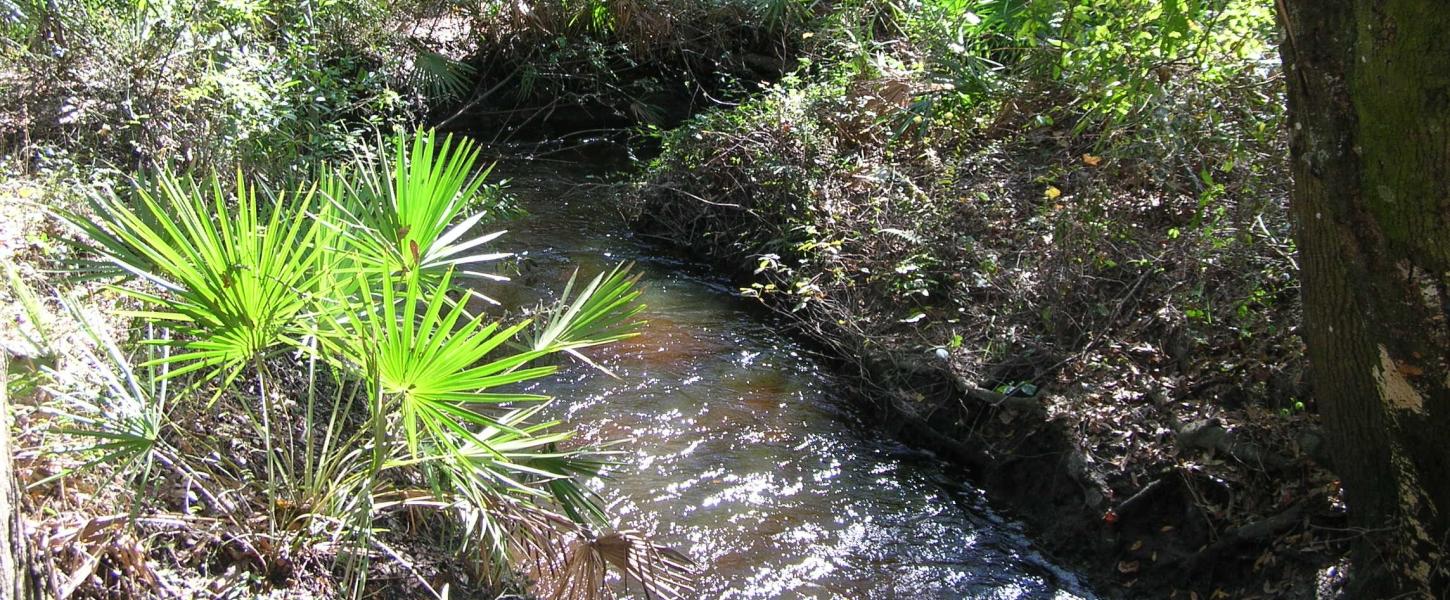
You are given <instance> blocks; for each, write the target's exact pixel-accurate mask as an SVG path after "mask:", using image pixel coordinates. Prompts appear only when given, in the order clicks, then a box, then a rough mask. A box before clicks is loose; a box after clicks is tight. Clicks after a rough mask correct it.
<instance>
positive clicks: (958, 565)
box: [489, 163, 1091, 599]
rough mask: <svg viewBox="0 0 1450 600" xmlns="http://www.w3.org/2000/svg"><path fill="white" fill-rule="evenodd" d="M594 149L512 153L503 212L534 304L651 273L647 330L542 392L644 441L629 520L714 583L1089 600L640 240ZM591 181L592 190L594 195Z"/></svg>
mask: <svg viewBox="0 0 1450 600" xmlns="http://www.w3.org/2000/svg"><path fill="white" fill-rule="evenodd" d="M591 172H594V173H601V172H603V171H601V170H599V169H595V168H591V167H589V166H588V165H586V164H583V163H576V164H570V163H532V164H523V165H519V164H512V165H500V168H499V170H497V171H496V173H507V175H508V176H509V177H510V178H511V180H512V184H511V186H510V189H511V190H512V192H513V193H514V194H516V195H517V196H518V197H519V198H520V200H521V203H522V204H523V205H524V206H525V207H526V208H527V209H528V210H529V211H530V213H531V215H530V216H529V217H527V218H524V219H522V220H520V221H519V222H516V223H509V224H508V225H506V226H505V227H507V228H508V229H510V233H509V234H508V235H506V236H504V238H502V240H503V245H504V246H506V247H508V248H509V249H510V250H513V251H517V252H519V253H520V254H521V257H520V263H519V264H520V267H519V270H520V274H519V275H518V276H517V277H516V278H515V282H513V283H509V284H504V285H503V286H502V287H501V288H499V289H491V290H489V291H490V293H494V294H496V295H499V296H501V298H500V299H501V300H504V301H506V302H521V301H522V302H532V301H534V300H535V299H537V298H539V297H540V295H541V294H544V293H547V291H548V290H557V289H560V288H561V287H562V285H561V284H562V281H563V280H564V279H565V278H567V276H568V272H569V270H571V269H572V267H573V265H579V266H581V267H582V269H583V271H584V272H585V273H588V274H593V273H595V272H597V271H598V270H599V269H600V268H604V267H606V266H608V265H611V264H613V263H616V262H619V261H624V260H628V261H635V262H636V263H637V264H638V265H639V266H638V268H639V269H640V270H641V271H642V272H643V273H644V279H643V281H642V287H643V292H644V293H643V300H644V302H645V303H646V304H648V306H649V308H648V310H647V312H646V318H647V319H648V321H649V323H648V325H647V326H646V327H645V328H644V329H643V334H642V335H640V336H639V337H637V338H635V339H632V340H630V341H628V342H626V343H622V344H618V345H615V346H613V347H611V348H609V349H607V350H601V351H597V352H596V353H595V358H597V359H602V362H603V363H604V364H606V365H607V366H608V367H609V368H610V369H612V370H613V371H614V372H615V373H616V374H617V375H618V376H619V379H617V380H616V379H611V378H609V377H606V376H604V375H602V374H600V373H599V372H598V371H595V370H593V369H590V368H588V367H585V366H582V365H576V366H571V367H567V368H566V369H564V371H563V372H562V373H561V374H560V375H559V376H558V377H556V378H551V379H550V380H547V381H545V382H543V383H541V384H539V385H537V386H536V388H535V391H538V392H540V393H546V394H550V395H553V396H556V397H557V398H558V400H557V401H556V404H555V406H554V408H555V410H556V411H557V415H558V416H559V417H561V418H563V419H564V420H565V421H566V422H567V423H569V424H570V425H573V426H575V427H577V428H578V429H579V430H580V431H581V432H582V435H583V436H585V437H586V438H587V439H591V440H610V439H620V438H633V441H632V442H630V443H628V444H626V445H625V446H623V447H624V448H625V450H626V454H625V456H624V457H623V463H624V464H622V465H621V466H620V467H619V468H618V469H616V470H615V471H614V472H613V473H612V474H611V476H610V480H609V481H608V482H607V486H606V485H605V484H604V482H597V481H596V482H591V484H592V485H594V486H595V487H596V488H598V489H604V490H606V491H605V492H604V495H605V498H606V499H607V500H609V501H610V502H611V503H612V511H611V512H612V513H613V514H615V515H617V516H618V518H619V520H620V522H621V523H620V524H621V526H622V527H626V528H632V529H639V530H643V531H647V532H651V533H653V534H654V536H655V537H656V539H657V540H659V541H661V542H663V543H666V544H669V545H672V546H674V547H675V548H678V549H680V550H681V551H684V552H686V553H687V554H689V555H690V556H691V557H693V558H694V559H696V560H697V561H699V563H700V564H701V565H703V566H704V571H703V574H702V577H701V580H700V586H699V587H700V597H701V598H738V599H744V598H852V599H854V598H1086V597H1091V594H1090V592H1088V591H1087V590H1086V588H1085V586H1083V585H1082V584H1081V583H1079V581H1078V580H1077V578H1076V577H1075V576H1074V575H1073V574H1071V573H1069V572H1067V571H1065V570H1063V569H1060V568H1058V567H1056V566H1054V565H1053V564H1052V563H1051V562H1050V561H1049V560H1047V559H1045V558H1044V557H1043V556H1041V555H1039V554H1038V553H1037V552H1036V551H1034V550H1033V548H1032V546H1031V544H1030V543H1029V542H1028V541H1027V540H1026V539H1024V537H1023V535H1022V533H1021V531H1020V528H1019V527H1018V526H1017V525H1015V524H1013V523H1011V522H1009V521H1005V520H1003V519H1002V518H1000V517H998V516H995V515H994V514H993V513H992V511H991V510H990V509H989V508H988V507H987V506H986V505H985V503H984V502H983V500H982V498H981V495H980V493H979V492H977V491H976V490H974V489H973V488H971V487H970V486H968V485H967V484H965V483H964V482H962V481H960V480H958V479H956V478H955V477H954V476H953V475H952V474H951V472H950V469H949V468H947V467H945V466H944V465H943V464H942V463H940V462H939V461H937V460H936V459H934V458H933V457H932V456H930V455H928V454H925V453H922V452H917V451H913V450H910V449H908V448H905V447H903V446H901V445H899V444H896V443H894V442H891V441H887V440H883V439H881V436H879V435H877V434H873V433H872V431H871V429H870V427H869V426H867V425H866V424H863V423H861V422H860V419H859V418H858V416H857V415H856V413H855V412H854V411H853V410H851V409H850V408H849V405H848V404H847V403H846V402H845V401H844V400H843V399H841V398H840V397H839V394H838V393H837V391H836V390H837V386H836V384H835V383H834V382H833V381H832V378H831V376H830V374H829V373H828V372H827V371H826V370H825V369H824V368H823V367H822V366H821V365H820V364H818V362H817V361H816V360H814V359H813V358H812V357H810V356H808V353H807V352H806V351H805V350H804V349H802V348H801V347H800V346H798V345H797V344H795V343H793V342H792V341H790V340H789V339H788V338H787V337H785V336H783V335H782V334H781V333H780V332H779V331H778V329H779V326H778V324H777V323H773V322H772V321H771V320H770V319H768V318H764V317H762V316H761V315H760V314H759V313H757V312H755V311H751V310H749V309H748V304H747V301H745V300H742V299H740V298H739V297H738V295H737V294H736V293H735V291H734V290H733V288H731V287H730V286H729V285H728V284H727V282H725V281H724V280H722V279H717V278H714V277H711V276H710V275H709V274H708V272H705V271H703V270H702V269H701V268H700V267H698V266H695V265H690V264H687V263H683V262H680V261H678V260H674V259H670V258H663V257H660V256H658V255H657V254H658V253H657V252H655V251H652V250H651V249H650V248H649V247H648V246H647V245H645V244H643V243H641V242H639V241H637V240H635V239H633V237H632V236H631V235H630V234H629V233H628V229H627V228H626V227H625V226H624V225H623V224H622V223H620V222H619V220H618V219H617V218H616V216H615V214H614V213H613V211H612V210H611V209H610V208H609V204H608V203H607V202H606V201H605V200H604V199H602V198H600V197H598V194H597V188H593V187H592V186H590V185H589V182H590V181H591V175H590V173H591ZM591 189H592V190H594V191H591Z"/></svg>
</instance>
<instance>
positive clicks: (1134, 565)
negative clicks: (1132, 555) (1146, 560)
mask: <svg viewBox="0 0 1450 600" xmlns="http://www.w3.org/2000/svg"><path fill="white" fill-rule="evenodd" d="M1140 566H1141V565H1139V564H1138V561H1136V560H1124V561H1120V562H1118V572H1119V573H1122V574H1124V575H1132V574H1133V573H1137V572H1138V568H1139V567H1140Z"/></svg>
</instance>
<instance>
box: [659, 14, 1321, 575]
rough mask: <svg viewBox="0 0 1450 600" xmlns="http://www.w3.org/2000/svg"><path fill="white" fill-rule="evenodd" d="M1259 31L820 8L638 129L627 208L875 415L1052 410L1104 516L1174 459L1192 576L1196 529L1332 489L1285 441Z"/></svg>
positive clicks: (1209, 536)
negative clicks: (728, 96) (797, 37)
mask: <svg viewBox="0 0 1450 600" xmlns="http://www.w3.org/2000/svg"><path fill="white" fill-rule="evenodd" d="M1274 35H1276V33H1275V26H1274V20H1273V8H1272V5H1271V4H1270V3H1268V2H1255V1H1242V0H1221V1H1214V2H1161V3H1160V2H1137V1H1134V0H1123V1H1119V2H1108V3H1101V2H1076V1H1070V0H1038V1H1024V2H1000V1H986V0H983V1H966V2H959V1H928V2H920V3H900V4H893V3H868V2H860V3H849V2H848V3H841V4H840V5H839V6H838V7H837V10H835V11H834V12H833V13H832V14H831V16H830V17H829V18H828V19H827V20H826V21H825V22H824V23H823V25H822V26H821V27H820V28H818V29H816V30H814V31H812V32H807V33H806V34H804V37H805V40H806V41H805V48H804V57H803V59H802V61H801V67H800V68H799V69H798V70H797V71H796V72H795V73H794V74H792V75H789V76H787V77H786V78H784V79H783V80H781V81H780V82H779V83H778V84H777V85H774V86H772V87H770V88H769V89H768V90H766V91H765V92H764V93H762V94H761V95H760V96H758V97H757V98H754V99H752V100H751V101H749V102H746V103H744V104H742V105H741V106H739V107H736V108H733V109H729V110H720V111H714V112H710V113H706V114H704V115H701V116H699V117H697V118H695V119H693V120H691V121H690V122H688V123H686V124H685V125H684V126H682V127H680V128H678V129H676V130H674V131H671V132H669V133H667V134H665V135H664V136H663V147H664V149H663V151H662V153H661V154H660V156H659V158H657V159H655V160H654V161H653V162H652V163H650V164H649V165H648V168H647V170H646V172H645V174H644V175H643V177H642V178H641V182H640V190H639V194H638V205H637V206H636V207H635V210H636V211H637V214H638V215H639V217H638V219H637V224H638V226H639V227H640V228H642V229H643V230H645V231H647V232H649V233H650V234H651V235H654V236H657V237H660V238H662V239H665V240H669V241H673V242H675V243H678V244H681V245H683V246H686V247H688V248H691V249H692V250H693V251H694V252H696V253H697V254H698V255H699V256H701V257H702V258H705V259H707V260H711V261H713V262H715V263H717V264H720V265H722V266H723V267H724V268H725V269H727V270H729V271H731V272H733V273H735V274H736V275H737V276H738V278H739V279H740V280H741V282H742V292H743V293H744V294H746V295H748V296H755V297H759V298H760V299H761V300H762V301H763V302H764V304H765V305H766V306H768V307H771V308H773V309H775V310H777V311H779V312H781V313H783V314H785V315H787V316H788V317H789V320H790V321H791V322H792V323H794V324H795V325H796V327H798V328H799V329H800V330H802V331H803V333H805V334H806V335H807V336H808V337H810V338H812V339H814V340H815V341H817V342H819V343H821V344H823V345H825V346H826V347H828V348H830V349H831V350H832V352H831V354H833V355H834V356H836V357H838V358H840V359H841V360H842V361H844V362H845V364H846V365H847V367H848V368H849V369H852V370H853V371H858V372H859V373H860V374H861V376H862V377H861V378H860V381H861V382H862V384H863V387H864V389H863V396H864V397H865V398H867V399H868V401H869V402H870V403H872V404H874V405H876V406H878V407H880V408H881V409H882V410H881V414H883V415H887V416H888V418H889V417H890V415H897V416H898V417H900V415H903V414H904V415H908V416H910V415H915V417H916V418H919V419H931V420H932V421H933V422H934V423H935V424H937V425H939V426H940V427H941V428H943V429H944V430H945V431H946V432H947V434H948V435H954V433H953V432H957V433H956V434H958V435H962V436H966V437H967V438H968V439H970V440H972V442H971V444H972V445H976V446H981V447H982V448H983V450H982V452H983V453H984V454H987V455H990V456H996V457H997V458H996V459H995V462H998V463H1001V462H1003V461H1005V462H1006V463H1009V464H1010V463H1013V462H1014V461H1018V460H1023V459H1024V457H1017V456H1014V455H1013V454H1012V450H1011V448H1013V447H1017V446H1018V445H1020V444H1022V443H1023V439H1024V436H1030V435H1032V433H1031V432H1032V431H1034V430H1035V429H1036V427H1035V426H1033V425H1031V424H1030V423H1035V421H1032V420H1025V421H1024V420H1023V419H1022V417H1021V415H1022V414H1023V413H1022V412H1020V410H1018V409H1021V410H1026V411H1027V412H1028V413H1033V412H1042V413H1044V416H1046V417H1048V419H1050V420H1052V421H1054V422H1061V423H1067V424H1068V425H1065V426H1064V431H1065V433H1064V435H1066V436H1067V437H1068V440H1067V442H1065V443H1066V444H1068V445H1070V446H1071V447H1072V452H1074V453H1076V456H1077V457H1078V458H1074V459H1072V460H1076V461H1079V462H1078V464H1079V467H1078V468H1077V471H1075V473H1076V475H1075V477H1078V478H1079V485H1081V486H1083V489H1086V490H1091V491H1089V492H1085V493H1086V500H1085V504H1086V506H1085V507H1081V508H1085V509H1086V510H1088V511H1091V510H1098V511H1105V512H1104V514H1105V516H1104V519H1105V521H1106V522H1116V521H1115V520H1116V517H1115V516H1114V515H1113V511H1112V506H1113V504H1114V502H1117V501H1118V500H1121V499H1122V498H1127V497H1131V496H1133V495H1134V494H1135V493H1136V492H1137V491H1139V490H1140V489H1142V488H1143V486H1144V485H1145V484H1146V483H1148V482H1151V481H1154V480H1155V479H1161V478H1163V477H1168V476H1171V477H1172V479H1173V481H1175V482H1177V481H1178V480H1179V477H1180V475H1181V480H1182V481H1183V482H1185V483H1183V484H1182V485H1183V486H1184V488H1183V489H1185V490H1188V491H1185V492H1183V493H1184V494H1185V498H1187V499H1186V500H1185V502H1186V503H1187V504H1188V505H1189V506H1190V509H1189V514H1196V515H1201V516H1202V520H1197V521H1195V522H1194V524H1193V527H1192V528H1191V530H1185V531H1184V532H1183V534H1182V539H1180V540H1178V541H1177V542H1175V543H1181V544H1183V545H1185V546H1186V548H1179V549H1177V550H1174V551H1173V552H1172V553H1171V554H1174V555H1177V554H1179V553H1185V554H1184V556H1183V557H1182V560H1183V562H1181V563H1171V562H1170V563H1168V564H1177V565H1179V566H1180V570H1179V571H1178V573H1177V574H1176V575H1174V576H1173V577H1168V578H1167V579H1170V580H1173V581H1175V582H1176V583H1175V585H1186V584H1187V582H1189V581H1194V582H1195V585H1205V583H1207V584H1212V585H1218V584H1220V583H1223V580H1222V579H1215V577H1217V576H1215V575H1212V574H1208V575H1205V574H1204V571H1203V570H1202V569H1201V565H1203V564H1205V561H1207V562H1208V563H1211V562H1213V561H1214V559H1205V558H1203V557H1202V556H1194V555H1193V554H1192V550H1194V549H1196V548H1198V546H1197V545H1196V544H1197V543H1198V542H1195V541H1194V540H1202V543H1204V544H1207V543H1208V542H1210V541H1212V540H1214V539H1217V537H1218V536H1220V535H1226V534H1224V533H1223V532H1226V531H1229V530H1232V529H1233V528H1234V527H1237V526H1239V525H1242V524H1243V523H1244V522H1246V521H1247V520H1251V519H1254V518H1260V517H1264V516H1268V515H1274V514H1277V513H1278V512H1279V511H1281V510H1283V509H1284V506H1285V502H1290V501H1291V500H1286V498H1288V499H1292V501H1293V502H1297V501H1299V500H1305V501H1311V502H1313V505H1314V506H1317V507H1321V508H1324V509H1325V510H1326V511H1327V512H1332V511H1330V510H1329V509H1328V506H1329V505H1330V504H1332V502H1330V501H1329V500H1328V499H1330V498H1332V497H1333V495H1334V493H1335V492H1334V486H1333V483H1332V478H1331V477H1330V476H1329V475H1328V473H1327V472H1326V471H1325V470H1324V469H1323V468H1322V467H1321V466H1319V465H1316V464H1314V463H1313V462H1312V461H1311V460H1309V456H1310V455H1315V454H1316V452H1318V450H1316V444H1317V434H1316V433H1314V427H1313V412H1314V406H1313V404H1312V402H1311V401H1309V400H1308V399H1307V398H1308V395H1307V394H1306V391H1307V390H1306V389H1305V388H1304V384H1303V383H1302V371H1303V351H1302V344H1301V342H1300V340H1299V338H1298V336H1297V332H1296V327H1295V325H1294V324H1296V323H1298V321H1299V310H1300V308H1299V293H1298V281H1297V275H1298V266H1297V264H1295V262H1294V258H1293V256H1294V252H1295V249H1294V247H1293V243H1292V240H1291V236H1290V231H1289V221H1288V216H1287V214H1286V208H1285V202H1286V195H1287V187H1286V186H1287V181H1288V177H1287V172H1286V166H1287V165H1285V164H1284V156H1285V145H1284V138H1283V112H1282V111H1283V108H1282V89H1281V86H1282V75H1281V74H1280V73H1279V71H1278V67H1277V56H1276V55H1275V54H1274V53H1273V45H1274V40H1273V36H1274ZM926 373H932V374H938V375H940V376H941V377H942V378H944V379H946V380H949V381H950V382H951V384H950V385H948V388H950V389H952V390H954V393H957V394H963V393H964V394H965V396H966V397H968V398H971V399H974V401H980V402H983V403H984V404H983V405H982V406H981V407H980V408H973V406H975V405H969V404H961V403H958V402H957V401H954V400H951V399H950V398H943V397H941V396H940V394H939V393H938V392H937V391H934V388H933V387H932V385H933V384H930V383H924V382H929V381H931V380H932V379H931V378H927V379H923V378H922V374H926ZM958 405H959V406H958ZM1014 422H1016V423H1019V424H1020V423H1024V422H1026V423H1029V424H1028V425H1021V426H1020V427H1019V426H1013V425H1011V424H1012V423H1014ZM1205 427H1207V428H1208V429H1210V430H1213V431H1218V432H1220V433H1221V432H1222V431H1230V432H1232V433H1231V434H1230V435H1231V436H1235V435H1236V436H1238V437H1237V438H1235V439H1238V440H1240V441H1239V444H1240V445H1239V446H1237V447H1235V448H1233V449H1231V450H1232V451H1230V450H1225V448H1229V446H1226V445H1224V444H1222V443H1219V444H1217V445H1216V443H1215V442H1214V441H1209V442H1205V441H1203V440H1204V439H1207V438H1204V437H1202V436H1199V435H1198V434H1197V433H1195V432H1199V431H1202V430H1204V428H1205ZM1215 435H1217V437H1214V438H1213V440H1219V441H1221V440H1222V439H1226V438H1224V437H1223V436H1222V435H1218V434H1215ZM1248 439H1252V440H1254V441H1253V442H1243V440H1248ZM1248 445H1252V446H1253V449H1252V451H1247V450H1244V449H1243V448H1245V447H1247V446H1248ZM1203 452H1207V453H1208V457H1209V458H1207V459H1204V458H1203V456H1204V455H1203V454H1202V453H1203ZM1215 452H1217V453H1220V454H1221V455H1227V456H1229V457H1231V458H1229V459H1228V462H1227V463H1225V462H1224V461H1215V460H1214V459H1213V458H1212V456H1213V454H1214V453H1215ZM999 453H1000V454H999ZM1318 456H1321V457H1322V454H1319V455H1318ZM1205 460H1206V461H1207V464H1205V462H1204V461H1205ZM1083 461H1085V463H1084V462H1083ZM1082 464H1086V465H1088V466H1086V467H1082V466H1081V465H1082ZM975 466H979V467H980V466H984V465H975ZM1165 473H1168V474H1170V475H1164V474H1165ZM1224 482H1227V483H1224ZM1173 485H1178V484H1177V483H1174V484H1173ZM1160 489H1161V486H1160ZM1175 489H1177V488H1175ZM1225 490H1227V491H1225ZM1115 498H1116V499H1118V500H1114V499H1115ZM1327 518H1329V519H1331V520H1332V519H1333V518H1335V517H1333V516H1332V515H1331V516H1329V517H1327ZM1205 524H1206V525H1207V527H1206V528H1205V527H1204V525H1205ZM1164 526H1167V527H1169V528H1170V529H1169V530H1172V528H1173V527H1182V526H1183V524H1182V523H1177V522H1173V523H1170V524H1167V525H1164ZM1194 532H1196V533H1194ZM1197 536H1202V537H1197ZM1285 539H1286V538H1285ZM1185 540H1186V541H1185ZM1258 541H1260V542H1263V543H1265V544H1269V545H1270V546H1271V548H1272V549H1273V551H1279V552H1290V553H1297V552H1299V549H1298V548H1293V547H1292V544H1290V543H1288V542H1285V541H1282V539H1281V540H1280V541H1273V542H1271V541H1266V540H1258ZM1142 547H1143V545H1142V544H1141V543H1140V544H1139V545H1138V547H1134V548H1131V549H1129V548H1127V547H1124V548H1122V549H1120V550H1121V552H1122V553H1123V554H1122V556H1123V558H1122V561H1121V563H1120V564H1121V565H1131V569H1129V568H1128V567H1120V570H1119V572H1118V573H1117V574H1116V575H1115V576H1117V577H1120V578H1121V580H1123V581H1126V582H1127V583H1126V584H1125V585H1131V583H1132V580H1136V579H1137V578H1138V577H1139V574H1138V570H1137V568H1138V567H1137V566H1138V565H1139V562H1138V561H1139V560H1142V559H1144V557H1146V556H1147V554H1146V553H1145V552H1144V551H1143V550H1141V548H1142ZM1320 547H1321V548H1324V547H1325V546H1320ZM1154 552H1155V554H1154V556H1155V557H1156V556H1157V554H1156V552H1157V551H1156V550H1155V551H1154ZM1213 552H1215V553H1216V552H1219V549H1218V548H1215V549H1214V550H1213ZM1246 552H1247V551H1246ZM1333 552H1334V551H1333V550H1329V551H1328V554H1329V555H1330V556H1332V555H1333ZM1164 554H1165V555H1167V554H1170V552H1169V551H1168V550H1164ZM1256 557H1257V556H1251V557H1250V560H1252V559H1253V558H1256ZM1102 558H1103V557H1101V556H1095V557H1093V560H1099V559H1102ZM1154 560H1155V561H1156V560H1157V558H1154ZM1263 560H1267V559H1261V560H1260V561H1259V562H1257V563H1255V569H1256V570H1257V569H1260V568H1261V567H1263ZM1315 560H1323V559H1315ZM1145 564H1146V563H1145ZM1286 569H1287V568H1286ZM1209 571H1211V569H1209ZM1284 573H1289V574H1290V575H1286V577H1290V576H1292V577H1299V578H1298V579H1295V580H1294V581H1296V582H1297V583H1293V584H1292V585H1309V584H1306V583H1305V579H1304V578H1303V577H1300V576H1299V575H1294V574H1293V572H1292V571H1291V570H1286V571H1284ZM1301 575H1302V574H1301ZM1231 583H1233V584H1234V585H1240V583H1238V582H1231ZM1243 585H1250V586H1252V585H1255V584H1243ZM1274 585H1279V584H1278V583H1275V584H1274ZM1204 589H1208V590H1210V591H1211V590H1212V589H1213V588H1212V587H1209V588H1204Z"/></svg>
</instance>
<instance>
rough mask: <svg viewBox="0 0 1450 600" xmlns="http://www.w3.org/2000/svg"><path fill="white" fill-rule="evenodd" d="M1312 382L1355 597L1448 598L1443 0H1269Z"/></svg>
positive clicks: (1449, 34)
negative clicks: (1275, 26) (1351, 533)
mask: <svg viewBox="0 0 1450 600" xmlns="http://www.w3.org/2000/svg"><path fill="white" fill-rule="evenodd" d="M1280 1H1281V4H1280V9H1281V12H1282V13H1283V14H1282V16H1283V19H1284V23H1285V27H1286V32H1287V36H1286V37H1285V39H1284V41H1283V44H1282V45H1281V48H1280V52H1281V54H1282V57H1283V59H1284V65H1285V73H1286V83H1287V86H1288V96H1289V122H1290V124H1289V127H1290V155H1291V159H1292V161H1293V165H1292V169H1293V174H1294V192H1293V195H1292V198H1291V201H1290V204H1291V209H1292V212H1293V215H1294V219H1295V225H1296V232H1295V236H1296V240H1297V242H1298V245H1299V252H1300V256H1301V267H1302V271H1303V272H1302V284H1303V294H1304V327H1303V336H1304V340H1305V342H1306V343H1307V345H1308V349H1309V360H1310V366H1311V375H1310V377H1311V382H1312V384H1313V387H1314V398H1315V400H1316V402H1317V403H1318V408H1319V412H1320V414H1321V415H1323V418H1324V424H1325V428H1326V431H1327V433H1328V435H1329V441H1330V443H1331V444H1332V448H1331V451H1332V453H1333V458H1334V467H1335V470H1336V471H1337V472H1338V474H1339V476H1340V479H1341V481H1342V483H1343V487H1344V494H1345V501H1346V503H1347V504H1348V506H1349V511H1350V519H1351V522H1352V523H1353V524H1354V525H1355V526H1356V527H1357V528H1359V529H1360V531H1361V532H1362V535H1360V536H1358V537H1357V538H1356V542H1355V547H1354V550H1353V554H1352V560H1353V568H1352V569H1351V571H1350V573H1351V575H1350V582H1349V585H1350V591H1351V593H1352V596H1353V597H1360V598H1389V597H1426V598H1429V597H1439V598H1446V597H1450V575H1447V565H1446V557H1445V551H1446V547H1447V535H1450V529H1447V517H1450V514H1447V513H1450V439H1447V438H1446V433H1447V432H1450V298H1447V287H1450V8H1447V7H1446V6H1444V5H1443V3H1442V2H1440V0H1280Z"/></svg>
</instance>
